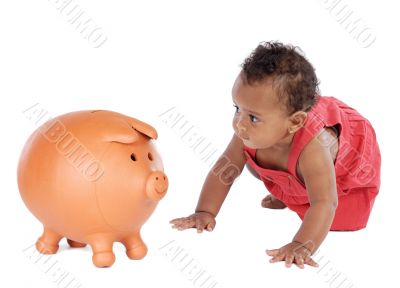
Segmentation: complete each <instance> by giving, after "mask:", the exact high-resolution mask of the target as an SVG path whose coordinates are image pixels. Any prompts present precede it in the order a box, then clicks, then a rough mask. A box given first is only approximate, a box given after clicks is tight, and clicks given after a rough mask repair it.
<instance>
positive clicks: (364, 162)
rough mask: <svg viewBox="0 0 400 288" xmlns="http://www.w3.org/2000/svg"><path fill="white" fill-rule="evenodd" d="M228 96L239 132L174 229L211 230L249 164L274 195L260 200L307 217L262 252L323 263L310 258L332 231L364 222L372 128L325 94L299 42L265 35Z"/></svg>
mask: <svg viewBox="0 0 400 288" xmlns="http://www.w3.org/2000/svg"><path fill="white" fill-rule="evenodd" d="M232 99H233V103H234V104H233V106H234V107H235V113H234V117H233V129H234V132H235V133H234V135H233V137H232V139H231V141H230V143H229V144H228V146H227V148H226V149H225V151H224V152H223V154H222V155H221V157H220V158H219V160H218V161H217V162H216V163H215V165H214V167H213V168H212V169H211V171H210V172H209V174H208V176H207V178H206V180H205V182H204V185H203V188H202V191H201V194H200V198H199V201H198V204H197V208H196V210H195V213H194V214H192V215H190V216H188V217H184V218H177V219H174V220H172V221H171V223H172V224H173V228H177V229H179V230H184V229H188V228H196V229H197V231H198V232H202V231H203V230H207V231H212V230H213V229H214V227H215V225H216V221H215V218H216V216H217V214H218V211H219V210H220V208H221V205H222V203H223V202H224V199H225V197H226V196H227V194H228V192H229V189H230V187H231V185H232V183H233V181H234V180H235V178H236V177H237V176H239V174H240V173H241V172H242V170H243V167H244V166H245V165H246V166H247V167H248V169H249V170H250V172H251V173H252V174H253V175H255V176H256V177H257V178H258V179H259V180H261V181H263V183H264V184H265V186H266V188H267V190H268V191H269V192H270V193H271V194H270V195H267V196H266V197H265V198H264V199H263V200H262V202H261V205H262V207H265V208H270V209H283V208H285V207H288V208H289V209H290V210H292V211H294V212H296V213H297V214H298V215H299V217H300V218H301V219H302V224H301V226H300V228H299V230H298V231H297V233H296V234H295V235H294V237H293V239H292V241H290V242H289V243H288V244H286V245H284V246H282V247H281V248H279V249H272V250H266V253H267V255H268V256H270V257H272V258H271V259H270V262H278V261H285V264H286V266H287V267H290V266H291V265H292V263H294V264H296V265H297V266H298V267H300V268H304V265H305V264H307V265H310V266H315V267H316V266H318V264H317V263H316V262H315V261H314V260H313V259H312V258H311V256H312V254H313V253H314V252H315V251H316V250H317V249H318V247H319V246H320V245H321V243H322V241H323V240H324V238H325V237H326V235H327V233H328V231H330V230H331V231H355V230H359V229H362V228H365V226H366V225H367V222H368V218H369V215H370V212H371V209H372V206H373V203H374V200H375V197H376V195H377V194H378V191H379V186H380V165H381V156H380V152H379V147H378V143H377V140H376V135H375V132H374V129H373V128H372V126H371V124H370V123H369V121H368V120H367V119H365V118H364V117H363V116H361V115H360V114H359V113H358V112H357V111H356V110H355V109H353V108H351V107H349V106H347V105H346V104H345V103H343V102H341V101H339V100H337V99H336V98H333V97H324V96H319V90H318V79H317V77H316V75H315V71H314V68H313V66H312V65H311V64H310V63H309V62H308V61H307V60H306V58H305V57H304V56H303V55H302V53H301V51H300V50H299V49H298V48H297V47H293V46H290V45H283V44H282V43H279V42H266V43H261V44H260V45H259V46H258V47H257V48H256V49H255V50H254V51H253V53H252V54H251V55H250V56H249V57H248V58H247V59H245V61H244V63H243V64H242V70H241V72H240V73H239V75H238V77H237V78H236V81H235V83H234V85H233V89H232ZM227 163H229V165H226V164H227ZM232 164H233V165H234V167H235V169H232ZM221 179H224V181H221ZM227 179H228V180H227Z"/></svg>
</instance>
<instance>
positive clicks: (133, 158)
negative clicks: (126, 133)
mask: <svg viewBox="0 0 400 288" xmlns="http://www.w3.org/2000/svg"><path fill="white" fill-rule="evenodd" d="M131 159H132V161H136V156H135V154H133V153H132V154H131Z"/></svg>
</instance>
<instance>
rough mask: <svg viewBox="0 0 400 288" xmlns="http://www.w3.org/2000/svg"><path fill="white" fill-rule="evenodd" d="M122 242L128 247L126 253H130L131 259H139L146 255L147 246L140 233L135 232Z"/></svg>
mask: <svg viewBox="0 0 400 288" xmlns="http://www.w3.org/2000/svg"><path fill="white" fill-rule="evenodd" d="M121 242H122V244H124V246H125V248H126V255H128V257H129V259H132V260H139V259H142V258H143V257H144V256H146V254H147V246H146V244H144V242H143V240H142V238H141V237H140V234H139V233H136V234H133V235H131V236H129V237H128V238H126V239H124V240H123V241H121Z"/></svg>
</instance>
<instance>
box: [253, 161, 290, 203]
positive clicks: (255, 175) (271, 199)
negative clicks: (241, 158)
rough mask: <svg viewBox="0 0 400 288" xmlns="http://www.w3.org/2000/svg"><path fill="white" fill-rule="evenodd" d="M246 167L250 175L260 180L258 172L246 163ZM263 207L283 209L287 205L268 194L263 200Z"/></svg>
mask: <svg viewBox="0 0 400 288" xmlns="http://www.w3.org/2000/svg"><path fill="white" fill-rule="evenodd" d="M246 167H247V169H249V171H250V173H251V174H252V175H253V176H254V177H256V178H257V179H259V180H260V175H258V173H257V172H256V171H254V169H253V168H251V166H250V165H249V164H248V163H246ZM261 206H262V207H264V208H269V209H283V208H286V205H285V203H283V202H282V201H280V200H278V199H277V198H276V197H274V196H273V195H271V194H268V195H267V196H266V197H265V198H264V199H263V200H261Z"/></svg>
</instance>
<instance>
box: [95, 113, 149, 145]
mask: <svg viewBox="0 0 400 288" xmlns="http://www.w3.org/2000/svg"><path fill="white" fill-rule="evenodd" d="M128 121H129V122H128ZM128 121H125V120H120V121H118V124H117V125H115V124H116V123H115V122H113V124H114V125H112V129H110V130H111V131H112V132H109V131H107V134H106V135H105V136H104V138H103V139H104V140H105V141H107V142H119V143H123V144H130V143H134V142H136V141H137V140H138V139H139V137H140V134H143V135H145V136H147V137H149V138H151V139H157V131H156V129H154V128H153V127H152V126H150V125H149V124H146V123H144V122H142V121H140V120H137V119H134V118H130V119H129V120H128Z"/></svg>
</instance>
